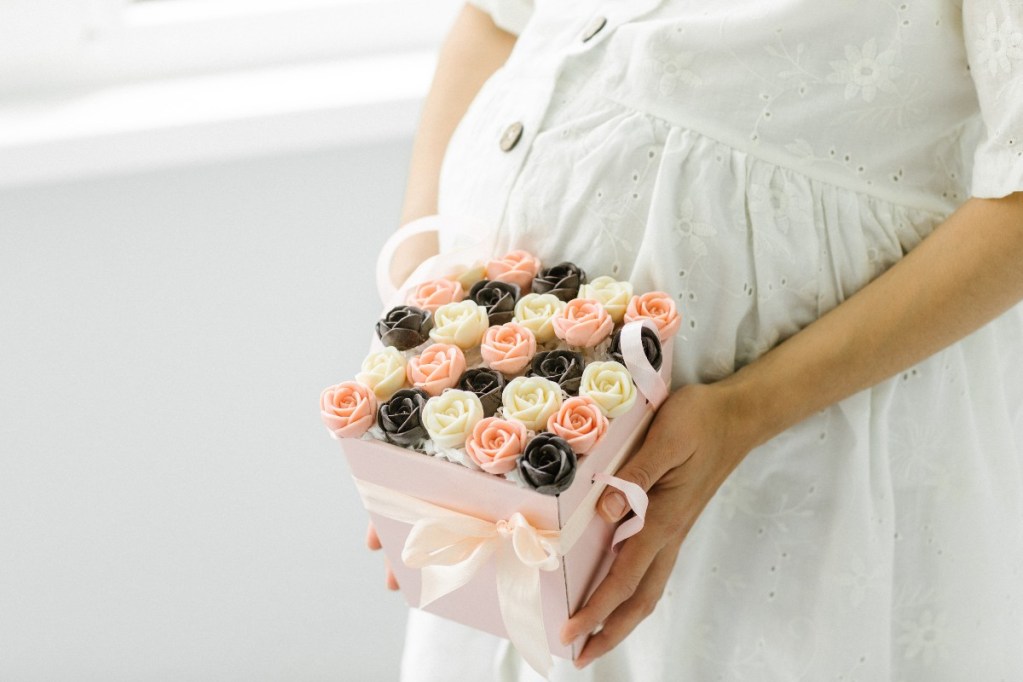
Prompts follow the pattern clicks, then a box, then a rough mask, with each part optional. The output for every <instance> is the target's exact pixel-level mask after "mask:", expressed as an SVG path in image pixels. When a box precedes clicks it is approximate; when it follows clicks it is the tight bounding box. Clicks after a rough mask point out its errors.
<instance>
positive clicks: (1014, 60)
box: [963, 0, 1023, 198]
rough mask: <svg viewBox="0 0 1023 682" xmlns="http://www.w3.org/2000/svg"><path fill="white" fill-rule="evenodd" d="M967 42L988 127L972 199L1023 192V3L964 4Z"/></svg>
mask: <svg viewBox="0 0 1023 682" xmlns="http://www.w3.org/2000/svg"><path fill="white" fill-rule="evenodd" d="M963 37H964V39H965V41H966V57H967V60H968V63H969V65H970V73H971V75H972V77H973V83H974V86H975V87H976V90H977V100H978V102H979V104H980V115H981V118H982V119H983V122H984V126H983V127H984V131H983V134H982V135H981V137H980V140H979V143H978V145H977V147H976V150H975V152H974V157H973V177H972V194H973V196H975V197H982V198H997V197H1003V196H1006V195H1008V194H1011V193H1013V192H1018V191H1023V0H963Z"/></svg>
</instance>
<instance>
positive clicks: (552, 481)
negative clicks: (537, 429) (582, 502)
mask: <svg viewBox="0 0 1023 682" xmlns="http://www.w3.org/2000/svg"><path fill="white" fill-rule="evenodd" d="M576 463H577V460H576V456H575V453H574V452H573V451H572V446H570V445H569V444H568V442H567V441H565V439H563V438H559V437H558V436H555V435H552V434H549V433H541V434H539V435H537V436H535V437H534V438H533V439H532V440H530V441H529V443H527V444H526V449H525V451H524V452H523V453H522V456H521V457H519V461H518V465H517V466H518V472H519V475H520V476H521V477H522V480H523V481H525V483H526V485H528V486H529V487H530V488H533V489H534V490H536V492H538V493H542V494H544V495H558V494H560V493H562V492H564V491H565V490H567V489H568V486H570V485H572V480H573V479H574V478H575V468H576Z"/></svg>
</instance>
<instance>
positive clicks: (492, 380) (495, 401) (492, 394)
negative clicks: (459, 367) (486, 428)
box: [458, 367, 505, 417]
mask: <svg viewBox="0 0 1023 682" xmlns="http://www.w3.org/2000/svg"><path fill="white" fill-rule="evenodd" d="M504 383H505V382H504V376H502V374H501V373H500V372H495V371H494V370H492V369H487V368H486V367H475V368H473V369H470V370H468V371H467V372H466V373H465V374H463V375H462V379H461V381H459V382H458V388H460V389H462V390H463V391H472V392H473V393H475V394H476V395H477V397H479V399H480V402H481V403H483V414H484V415H485V416H487V417H493V416H494V413H495V412H497V408H499V407H500V406H501V393H502V391H504Z"/></svg>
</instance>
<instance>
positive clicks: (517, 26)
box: [468, 0, 533, 35]
mask: <svg viewBox="0 0 1023 682" xmlns="http://www.w3.org/2000/svg"><path fill="white" fill-rule="evenodd" d="M468 2H469V4H470V5H473V6H474V7H478V8H479V9H481V10H483V11H484V12H486V13H487V14H489V15H490V18H491V19H493V20H494V23H495V24H497V26H498V28H502V29H504V30H505V31H508V33H512V34H514V35H519V34H520V33H522V29H523V28H525V26H526V23H527V22H528V21H529V17H530V16H532V14H533V0H468Z"/></svg>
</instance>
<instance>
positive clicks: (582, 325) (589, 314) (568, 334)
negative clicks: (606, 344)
mask: <svg viewBox="0 0 1023 682" xmlns="http://www.w3.org/2000/svg"><path fill="white" fill-rule="evenodd" d="M551 324H552V325H553V326H554V333H555V334H556V335H557V336H558V338H559V339H562V340H563V341H564V342H565V343H567V344H568V345H570V346H575V347H576V348H592V347H594V346H596V345H597V344H598V343H600V342H601V341H603V340H604V339H606V338H607V336H608V334H610V333H611V330H612V329H614V326H615V325H614V320H612V319H611V315H610V314H608V312H607V311H606V310H604V306H602V305H601V304H600V302H599V301H595V300H593V299H589V298H576V299H573V300H571V301H569V302H568V304H567V305H566V306H565V308H564V309H563V310H562V311H561V312H560V313H558V314H557V315H555V316H554V317H553V318H551Z"/></svg>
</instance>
